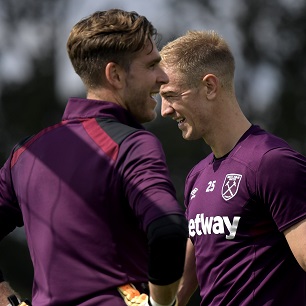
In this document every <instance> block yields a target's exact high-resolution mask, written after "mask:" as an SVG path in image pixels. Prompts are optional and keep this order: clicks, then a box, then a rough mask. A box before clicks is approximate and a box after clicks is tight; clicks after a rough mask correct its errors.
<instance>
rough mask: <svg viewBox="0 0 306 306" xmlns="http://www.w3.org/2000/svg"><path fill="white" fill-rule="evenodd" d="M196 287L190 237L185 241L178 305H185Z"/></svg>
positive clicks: (192, 248)
mask: <svg viewBox="0 0 306 306" xmlns="http://www.w3.org/2000/svg"><path fill="white" fill-rule="evenodd" d="M197 288H198V280H197V275H196V264H195V253H194V246H193V244H192V242H191V240H190V239H188V241H187V248H186V257H185V267H184V274H183V277H182V280H181V283H180V286H179V289H178V294H177V298H178V305H179V306H185V305H187V303H188V301H189V300H190V298H191V297H192V295H193V294H194V292H195V291H196V289H197Z"/></svg>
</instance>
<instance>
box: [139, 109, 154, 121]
mask: <svg viewBox="0 0 306 306" xmlns="http://www.w3.org/2000/svg"><path fill="white" fill-rule="evenodd" d="M156 117H157V113H156V112H155V111H152V112H151V113H148V114H147V116H145V115H143V117H142V118H141V119H140V120H139V122H140V123H141V124H142V123H148V122H151V121H153V120H155V119H156Z"/></svg>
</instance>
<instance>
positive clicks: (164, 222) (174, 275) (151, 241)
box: [148, 215, 188, 305]
mask: <svg viewBox="0 0 306 306" xmlns="http://www.w3.org/2000/svg"><path fill="white" fill-rule="evenodd" d="M187 237H188V230H187V220H186V218H185V217H184V216H183V215H168V216H164V217H162V218H159V219H157V220H155V221H153V222H152V223H151V224H150V225H149V228H148V246H149V289H150V298H151V299H153V300H154V301H155V302H157V303H158V304H161V305H172V304H173V302H174V301H175V300H176V294H177V290H178V286H179V282H180V279H181V277H182V274H183V270H184V262H185V253H186V241H187Z"/></svg>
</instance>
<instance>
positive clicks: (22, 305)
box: [7, 294, 32, 306]
mask: <svg viewBox="0 0 306 306" xmlns="http://www.w3.org/2000/svg"><path fill="white" fill-rule="evenodd" d="M7 299H8V301H9V302H10V303H9V304H8V306H31V305H32V304H31V303H30V301H28V300H24V301H21V302H20V301H19V300H18V298H17V297H16V295H14V294H12V295H10V296H9V297H8V298H7Z"/></svg>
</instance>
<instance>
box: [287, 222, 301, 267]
mask: <svg viewBox="0 0 306 306" xmlns="http://www.w3.org/2000/svg"><path fill="white" fill-rule="evenodd" d="M284 235H285V237H286V239H287V242H288V244H289V247H290V249H291V251H292V253H293V255H294V257H295V258H296V260H297V261H298V263H299V264H300V266H301V267H302V268H303V269H304V271H306V219H304V220H303V221H301V222H299V223H297V224H295V225H293V226H291V227H290V228H288V229H287V230H285V231H284Z"/></svg>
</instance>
